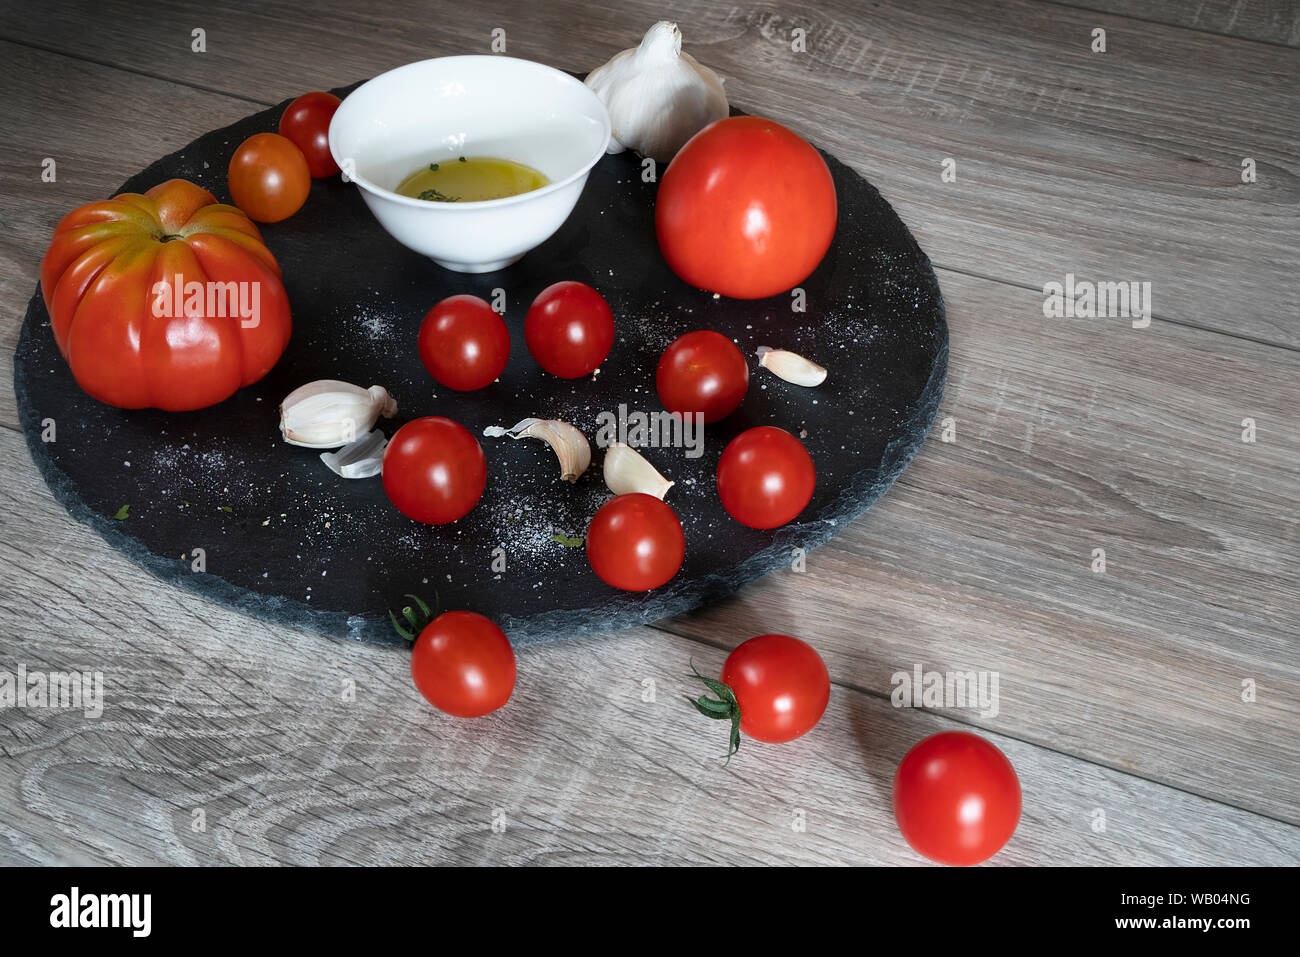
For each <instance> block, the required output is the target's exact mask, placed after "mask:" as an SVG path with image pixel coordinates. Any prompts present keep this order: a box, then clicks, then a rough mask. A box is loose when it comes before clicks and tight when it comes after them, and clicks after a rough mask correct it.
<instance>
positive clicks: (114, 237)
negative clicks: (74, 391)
mask: <svg viewBox="0 0 1300 957" xmlns="http://www.w3.org/2000/svg"><path fill="white" fill-rule="evenodd" d="M41 292H42V294H43V295H44V297H45V307H46V308H47V309H48V310H49V313H50V327H51V329H52V330H53V332H54V339H55V342H57V343H58V346H59V351H60V352H61V353H63V357H64V358H65V359H67V360H68V365H69V367H70V368H71V369H72V374H73V376H74V377H75V378H76V380H77V384H78V385H80V386H81V388H83V389H85V390H86V392H87V393H89V394H90V395H91V397H93V398H95V399H98V400H99V401H100V402H105V403H107V404H109V405H115V406H119V407H121V408H126V409H141V408H151V407H152V408H158V409H166V410H168V411H173V412H178V411H187V410H191V409H202V408H204V407H206V406H210V405H215V404H216V403H218V402H221V401H222V400H223V399H227V398H229V397H230V396H231V395H232V394H233V393H234V392H235V390H236V389H239V388H242V387H243V386H246V385H251V384H252V383H254V382H256V381H257V380H258V379H260V378H262V376H264V375H266V374H267V373H268V372H270V371H271V367H272V366H274V365H275V363H276V361H277V360H279V358H280V354H281V353H282V352H284V347H285V345H286V344H287V343H288V341H289V332H290V329H291V328H292V321H291V319H290V315H289V299H288V296H286V295H285V291H284V286H283V285H282V284H281V282H280V266H279V264H278V263H277V262H276V261H275V257H274V256H272V255H271V251H270V250H269V249H267V248H266V246H265V245H263V243H262V235H261V233H259V232H258V230H257V227H256V226H254V225H253V224H252V222H250V221H249V219H248V217H247V216H245V215H244V214H243V213H242V212H240V211H239V210H238V209H236V208H235V207H233V206H227V205H225V204H222V203H218V202H217V200H216V197H214V196H213V195H212V194H211V193H209V192H208V191H207V190H206V189H203V188H201V187H199V186H196V185H194V184H193V183H191V182H188V181H186V180H182V179H173V180H169V181H167V182H165V183H160V184H159V185H157V186H155V187H154V188H153V189H151V190H149V191H148V192H146V193H144V194H139V193H122V194H121V195H118V196H115V197H113V198H112V199H109V200H104V201H102V202H97V203H89V204H87V205H85V206H82V207H80V208H79V209H75V210H73V211H72V212H71V213H69V214H68V215H67V216H65V217H64V218H63V220H62V221H61V222H60V223H59V225H58V226H57V227H56V228H55V230H54V237H53V238H52V239H51V241H50V246H49V248H48V249H47V250H46V252H45V258H44V259H43V260H42V261H41ZM245 312H246V313H248V315H247V316H245V315H244V314H243V313H245Z"/></svg>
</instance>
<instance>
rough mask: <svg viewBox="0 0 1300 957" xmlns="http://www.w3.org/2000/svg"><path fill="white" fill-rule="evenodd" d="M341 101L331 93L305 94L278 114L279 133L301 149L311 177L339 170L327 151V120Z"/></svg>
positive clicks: (328, 149) (328, 130)
mask: <svg viewBox="0 0 1300 957" xmlns="http://www.w3.org/2000/svg"><path fill="white" fill-rule="evenodd" d="M342 102H343V101H342V100H340V99H339V98H338V97H337V96H335V95H334V94H333V93H304V94H303V95H302V96H300V97H298V99H296V100H294V101H293V102H292V103H290V104H289V105H288V106H287V107H285V110H284V113H282V114H281V116H280V135H281V136H283V137H285V138H286V139H289V140H292V141H293V144H294V145H295V146H297V147H298V149H300V150H302V155H303V158H305V159H306V160H307V169H309V170H310V171H311V175H312V176H313V177H317V176H333V175H334V174H335V173H337V172H338V171H339V164H338V163H336V162H334V157H333V156H332V155H331V154H330V120H332V119H334V111H335V110H337V109H338V108H339V104H340V103H342Z"/></svg>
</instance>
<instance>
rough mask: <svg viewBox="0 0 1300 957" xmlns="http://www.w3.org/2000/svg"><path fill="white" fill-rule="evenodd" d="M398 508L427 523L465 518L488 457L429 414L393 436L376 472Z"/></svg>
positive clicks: (479, 492) (453, 425)
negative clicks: (379, 469) (378, 472)
mask: <svg viewBox="0 0 1300 957" xmlns="http://www.w3.org/2000/svg"><path fill="white" fill-rule="evenodd" d="M380 474H381V476H382V477H383V482H384V491H385V492H387V493H388V498H389V500H390V501H391V502H392V503H393V504H394V505H395V506H397V510H398V511H399V512H401V513H402V514H403V515H405V516H406V517H407V518H411V519H414V520H415V521H417V522H424V523H425V524H426V525H443V524H446V523H447V522H454V521H456V519H458V518H462V517H463V516H465V515H468V514H469V512H470V510H471V509H472V508H473V507H474V506H475V505H477V504H478V500H479V499H480V498H482V496H483V489H484V488H485V487H486V486H487V459H486V458H485V457H484V456H483V448H482V446H480V445H479V444H478V439H476V438H474V435H473V433H472V432H470V430H469V429H467V428H465V426H463V425H461V424H460V423H459V422H453V421H452V420H451V419H444V418H442V417H441V416H436V415H430V416H425V417H424V418H422V419H414V420H413V421H410V422H407V423H406V424H405V425H404V426H402V427H401V428H400V429H398V430H397V431H396V432H394V433H393V437H392V438H391V439H390V440H389V442H388V447H387V448H386V449H384V460H383V465H382V466H381V471H380Z"/></svg>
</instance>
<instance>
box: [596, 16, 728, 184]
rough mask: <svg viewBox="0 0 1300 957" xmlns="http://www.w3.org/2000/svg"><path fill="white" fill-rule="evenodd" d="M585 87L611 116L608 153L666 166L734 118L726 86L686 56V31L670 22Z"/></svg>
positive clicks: (662, 23)
mask: <svg viewBox="0 0 1300 957" xmlns="http://www.w3.org/2000/svg"><path fill="white" fill-rule="evenodd" d="M586 84H587V86H588V87H590V88H591V91H592V92H593V93H595V94H596V95H597V96H598V97H600V100H601V102H603V103H604V104H605V108H606V109H607V110H608V111H609V120H610V126H611V128H612V131H613V135H612V137H611V139H610V143H609V146H608V152H610V153H618V152H621V151H622V150H624V149H632V150H635V151H636V152H638V153H640V154H641V155H642V156H649V157H652V158H653V159H655V160H656V161H657V162H661V163H666V162H668V161H669V160H671V159H672V158H673V157H674V156H675V155H677V151H678V150H680V149H681V148H682V146H683V145H684V144H685V143H686V141H687V140H689V139H690V138H691V137H692V136H694V135H695V134H696V133H698V132H699V131H700V130H702V129H704V127H706V126H708V125H709V124H710V123H712V122H714V121H715V120H720V119H722V118H724V117H725V116H727V115H728V113H729V112H730V109H729V107H728V104H727V94H726V91H725V90H724V89H723V87H722V80H721V79H720V78H719V77H718V75H717V74H716V73H714V72H713V71H712V70H710V69H709V68H708V67H706V66H703V65H702V64H701V63H700V62H699V61H698V60H696V59H695V58H694V57H693V56H691V55H690V54H689V53H683V52H682V34H681V31H680V30H678V29H677V24H675V23H673V22H671V21H669V20H660V21H659V22H658V23H656V24H655V25H654V26H652V27H651V28H650V29H649V30H647V31H646V33H645V36H644V37H642V39H641V43H640V45H639V46H635V47H632V48H630V49H627V50H623V51H621V52H619V53H616V54H614V56H613V57H611V58H610V60H609V62H607V63H605V64H604V65H603V66H599V67H597V68H596V69H594V70H592V71H591V73H590V74H589V75H588V76H587V79H586Z"/></svg>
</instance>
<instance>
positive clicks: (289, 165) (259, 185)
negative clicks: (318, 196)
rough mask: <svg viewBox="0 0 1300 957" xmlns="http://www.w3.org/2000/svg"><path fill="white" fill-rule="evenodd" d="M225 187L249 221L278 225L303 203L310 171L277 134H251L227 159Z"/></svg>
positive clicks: (295, 149)
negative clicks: (228, 165)
mask: <svg viewBox="0 0 1300 957" xmlns="http://www.w3.org/2000/svg"><path fill="white" fill-rule="evenodd" d="M226 185H227V186H229V187H230V196H231V198H232V199H233V200H234V201H235V205H236V206H238V207H239V208H240V209H242V210H243V211H244V212H245V213H247V214H248V217H249V218H250V219H255V220H257V221H258V222H259V223H278V222H280V220H282V219H288V218H289V217H290V216H292V215H293V214H294V213H296V212H298V210H300V209H302V204H303V203H305V202H307V194H308V193H309V192H311V171H310V170H309V169H308V168H307V160H306V158H305V157H304V156H303V155H302V150H300V149H298V147H297V146H295V145H294V143H293V141H292V140H289V139H286V138H285V137H283V136H280V135H279V134H278V133H255V134H254V135H252V136H250V137H249V138H248V139H246V140H244V142H243V143H241V144H240V145H239V149H237V150H235V155H234V156H232V157H231V158H230V170H229V173H228V175H227V178H226Z"/></svg>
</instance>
